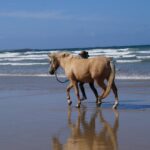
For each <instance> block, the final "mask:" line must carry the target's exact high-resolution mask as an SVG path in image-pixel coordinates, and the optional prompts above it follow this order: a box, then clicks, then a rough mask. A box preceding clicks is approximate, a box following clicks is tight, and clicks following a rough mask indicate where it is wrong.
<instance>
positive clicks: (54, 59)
mask: <svg viewBox="0 0 150 150" xmlns="http://www.w3.org/2000/svg"><path fill="white" fill-rule="evenodd" d="M48 56H49V61H50V70H49V73H50V74H54V73H55V71H56V70H57V68H58V67H59V61H58V59H57V57H56V56H55V54H48Z"/></svg>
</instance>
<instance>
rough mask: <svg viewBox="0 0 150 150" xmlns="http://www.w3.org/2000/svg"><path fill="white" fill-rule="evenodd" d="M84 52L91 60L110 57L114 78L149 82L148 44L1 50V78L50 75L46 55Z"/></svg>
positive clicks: (149, 59) (149, 60) (149, 57)
mask: <svg viewBox="0 0 150 150" xmlns="http://www.w3.org/2000/svg"><path fill="white" fill-rule="evenodd" d="M83 50H86V51H88V52H89V55H90V57H95V56H98V55H103V56H107V57H111V58H113V60H114V62H115V64H116V78H117V79H122V80H124V79H131V80H149V79H150V45H133V46H108V47H85V48H63V49H30V48H24V49H8V50H6V49H5V50H0V76H43V77H45V76H50V75H49V74H48V69H49V60H48V55H47V54H48V53H50V52H59V51H68V52H71V53H73V54H74V55H78V54H79V52H80V51H83ZM58 72H59V77H65V75H64V72H63V71H62V70H61V69H59V71H58Z"/></svg>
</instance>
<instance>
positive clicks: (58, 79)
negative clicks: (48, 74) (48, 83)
mask: <svg viewBox="0 0 150 150" xmlns="http://www.w3.org/2000/svg"><path fill="white" fill-rule="evenodd" d="M55 77H56V80H57V81H58V82H59V83H66V82H68V81H69V80H68V79H66V80H65V81H61V80H59V79H58V77H57V72H56V71H55Z"/></svg>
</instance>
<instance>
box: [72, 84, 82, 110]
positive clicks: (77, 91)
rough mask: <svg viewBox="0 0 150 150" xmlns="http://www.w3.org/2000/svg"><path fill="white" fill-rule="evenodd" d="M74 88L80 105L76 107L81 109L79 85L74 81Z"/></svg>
mask: <svg viewBox="0 0 150 150" xmlns="http://www.w3.org/2000/svg"><path fill="white" fill-rule="evenodd" d="M73 87H74V90H75V94H76V96H77V99H78V104H77V105H76V107H77V108H80V105H81V99H80V95H79V88H78V83H77V82H76V81H73Z"/></svg>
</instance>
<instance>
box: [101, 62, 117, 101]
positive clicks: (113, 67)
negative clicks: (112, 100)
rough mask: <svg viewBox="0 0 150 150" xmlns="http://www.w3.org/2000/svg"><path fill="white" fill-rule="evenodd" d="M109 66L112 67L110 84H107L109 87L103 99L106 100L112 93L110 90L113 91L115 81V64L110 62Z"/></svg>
mask: <svg viewBox="0 0 150 150" xmlns="http://www.w3.org/2000/svg"><path fill="white" fill-rule="evenodd" d="M109 65H110V69H111V70H110V75H109V78H108V83H107V87H106V90H105V92H104V94H103V95H102V99H104V98H105V97H107V96H108V94H109V93H110V90H111V87H112V83H113V81H114V79H115V73H116V72H115V64H114V63H113V62H112V61H110V62H109Z"/></svg>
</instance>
